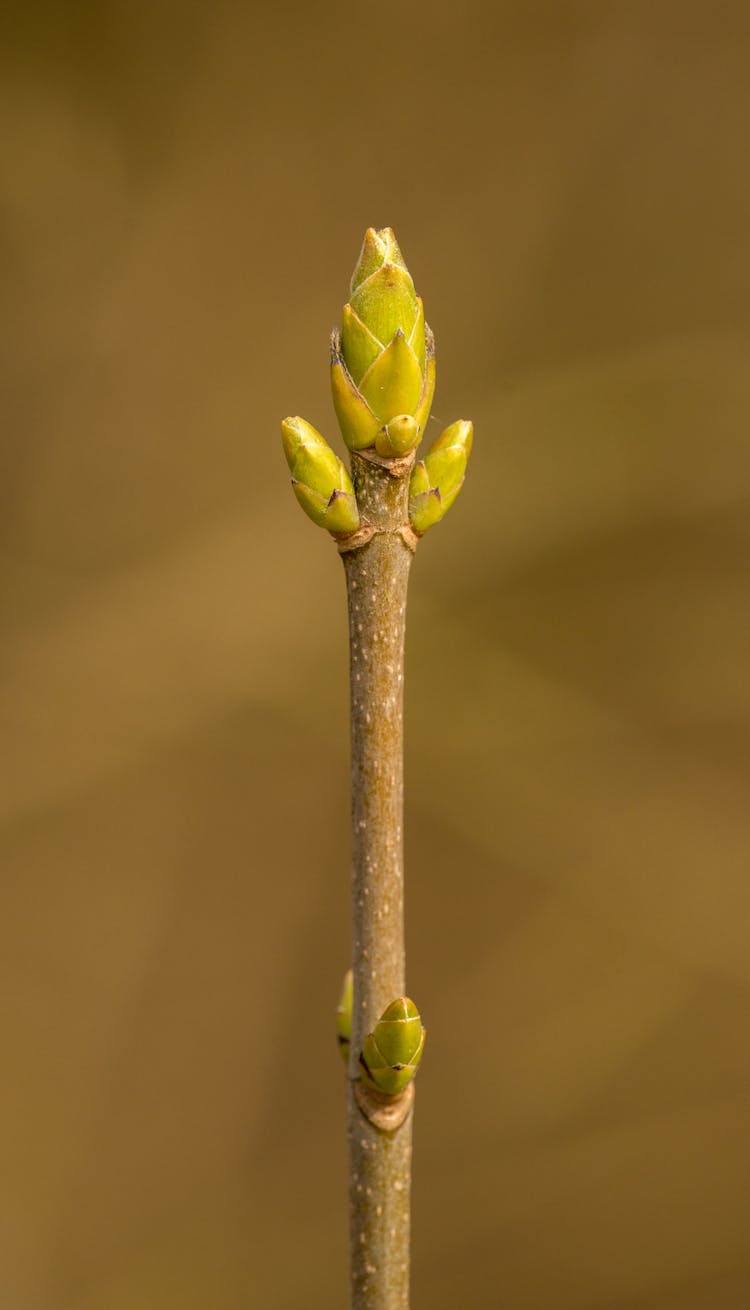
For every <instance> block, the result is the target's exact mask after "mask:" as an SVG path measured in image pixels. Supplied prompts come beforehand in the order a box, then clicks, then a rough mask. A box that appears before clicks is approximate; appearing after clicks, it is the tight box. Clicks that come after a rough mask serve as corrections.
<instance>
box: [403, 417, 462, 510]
mask: <svg viewBox="0 0 750 1310" xmlns="http://www.w3.org/2000/svg"><path fill="white" fill-rule="evenodd" d="M473 439H474V425H473V424H472V423H471V422H469V421H468V420H467V419H458V420H457V421H456V422H455V423H451V425H450V427H447V428H446V429H445V431H444V432H441V433H440V436H439V437H438V438H437V439H436V440H435V441H434V442H433V444H432V446H431V447H430V449H429V451H428V452H427V454H426V455H425V457H424V459H421V460H420V461H419V462H418V463H417V464H415V466H414V470H413V472H412V475H411V480H410V483H409V522H410V523H411V526H412V527H413V529H414V531H415V532H416V533H417V534H418V535H419V536H422V535H423V533H425V532H426V531H427V529H428V528H431V527H432V526H433V524H435V523H439V522H440V520H441V519H442V518H444V517H445V515H446V514H447V513H448V510H449V509H450V507H451V505H452V504H453V502H454V500H455V499H456V496H457V495H458V493H459V491H460V490H461V488H462V486H463V484H464V478H465V476H466V465H467V463H468V460H469V455H470V454H471V446H472V442H473Z"/></svg>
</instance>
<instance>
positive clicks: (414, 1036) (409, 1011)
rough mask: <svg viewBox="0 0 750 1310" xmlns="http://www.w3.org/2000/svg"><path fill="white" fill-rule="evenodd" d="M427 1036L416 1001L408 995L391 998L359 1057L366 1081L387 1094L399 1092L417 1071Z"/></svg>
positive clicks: (392, 1094)
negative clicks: (394, 999)
mask: <svg viewBox="0 0 750 1310" xmlns="http://www.w3.org/2000/svg"><path fill="white" fill-rule="evenodd" d="M426 1035H427V1033H426V1030H425V1029H424V1028H423V1027H422V1020H421V1018H420V1015H419V1011H418V1009H417V1007H416V1005H415V1004H414V1002H413V1001H410V1000H409V997H408V996H400V997H399V999H398V1000H397V1001H392V1002H391V1004H390V1005H389V1006H387V1008H386V1009H385V1010H384V1011H383V1014H382V1015H381V1017H380V1019H379V1020H378V1022H377V1023H376V1024H375V1027H374V1029H373V1031H372V1032H371V1033H370V1034H369V1036H368V1037H367V1038H366V1039H365V1044H364V1048H363V1050H362V1054H361V1055H360V1057H359V1067H360V1071H361V1074H362V1079H363V1081H364V1082H365V1083H367V1084H368V1086H370V1087H374V1088H375V1089H376V1090H377V1091H379V1092H384V1093H385V1094H386V1095H387V1096H396V1095H398V1093H399V1092H402V1091H403V1090H404V1088H405V1087H407V1086H408V1085H409V1083H410V1082H411V1080H412V1078H413V1077H414V1075H415V1073H416V1072H417V1065H418V1064H419V1061H420V1060H421V1058H422V1051H423V1050H424V1043H425V1037H426Z"/></svg>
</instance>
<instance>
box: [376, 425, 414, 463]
mask: <svg viewBox="0 0 750 1310" xmlns="http://www.w3.org/2000/svg"><path fill="white" fill-rule="evenodd" d="M418 444H419V424H418V423H417V420H416V419H415V418H413V417H412V415H411V414H397V415H396V417H395V418H392V419H391V421H390V423H386V425H385V427H383V428H381V429H380V431H379V433H378V435H377V436H376V438H375V449H376V451H377V453H378V454H379V455H383V456H391V457H393V458H396V459H398V458H399V457H400V456H402V455H407V454H408V453H409V451H410V450H413V449H414V447H415V446H417V445H418Z"/></svg>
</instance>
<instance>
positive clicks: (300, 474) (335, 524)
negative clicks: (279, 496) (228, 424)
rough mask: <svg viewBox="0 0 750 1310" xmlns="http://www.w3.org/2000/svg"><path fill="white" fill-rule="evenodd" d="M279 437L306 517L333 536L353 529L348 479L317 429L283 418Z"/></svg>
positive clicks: (354, 515) (354, 511)
mask: <svg viewBox="0 0 750 1310" xmlns="http://www.w3.org/2000/svg"><path fill="white" fill-rule="evenodd" d="M281 440H282V444H283V447H284V454H285V456H286V462H287V464H288V465H289V470H290V472H291V475H292V489H293V491H294V494H295V496H296V497H297V500H298V501H299V503H300V505H301V506H302V508H303V510H304V511H305V513H306V514H307V515H308V517H309V518H311V519H312V521H313V523H317V525H318V527H320V528H326V529H327V530H328V532H332V533H334V534H335V535H337V536H342V535H346V534H348V533H351V532H356V531H357V528H358V527H359V510H358V508H357V501H356V499H355V496H354V487H353V486H352V482H351V478H350V477H349V474H348V473H347V471H346V469H345V467H344V465H343V463H342V461H341V460H340V459H339V457H338V455H337V454H336V453H335V451H333V450H331V447H330V446H329V445H328V442H327V441H326V440H325V438H324V437H322V436H321V435H320V433H319V432H318V430H317V428H314V427H313V425H312V423H308V422H307V420H306V419H304V418H299V417H296V418H285V419H284V421H283V422H282V424H281Z"/></svg>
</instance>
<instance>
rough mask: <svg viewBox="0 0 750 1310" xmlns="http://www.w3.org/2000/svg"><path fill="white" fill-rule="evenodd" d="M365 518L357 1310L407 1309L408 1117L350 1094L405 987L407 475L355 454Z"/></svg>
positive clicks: (356, 958)
mask: <svg viewBox="0 0 750 1310" xmlns="http://www.w3.org/2000/svg"><path fill="white" fill-rule="evenodd" d="M352 478H353V481H354V487H355V491H356V495H357V502H358V504H359V508H360V512H361V515H362V519H363V522H365V523H367V524H369V525H371V526H372V527H374V528H375V529H377V530H376V532H375V534H374V535H373V536H372V538H371V540H370V541H368V542H367V544H366V545H364V546H361V547H359V548H358V549H356V550H351V551H348V552H346V553H344V555H343V560H344V568H345V571H346V583H347V595H348V603H349V647H350V690H351V734H352V736H351V771H352V935H353V958H352V964H353V973H354V1002H353V1011H352V1034H351V1047H350V1066H349V1082H348V1134H349V1200H350V1242H351V1307H352V1310H407V1307H408V1305H409V1229H410V1187H411V1141H412V1115H411V1113H409V1114H408V1116H407V1118H406V1120H405V1121H404V1122H403V1123H402V1124H401V1125H400V1126H399V1127H398V1128H396V1129H395V1131H391V1132H386V1131H383V1130H382V1129H381V1128H377V1127H375V1126H374V1124H373V1123H372V1122H371V1121H370V1120H369V1119H368V1118H367V1116H366V1115H365V1113H363V1111H362V1110H361V1109H360V1107H359V1105H358V1104H357V1102H356V1100H355V1096H354V1080H355V1079H356V1078H357V1077H358V1070H357V1060H358V1057H359V1053H360V1051H361V1050H362V1047H363V1045H364V1041H365V1038H366V1036H367V1034H368V1033H369V1032H370V1031H371V1030H372V1029H373V1028H374V1026H375V1024H376V1023H377V1020H378V1019H379V1017H380V1015H381V1013H382V1012H383V1010H384V1009H385V1007H386V1006H387V1005H388V1004H389V1003H390V1002H391V1001H392V1000H393V999H394V997H397V996H403V995H404V993H405V990H406V988H405V953H404V877H403V683H404V630H405V620H406V591H407V584H408V579H409V568H410V565H411V560H412V554H411V551H410V549H409V548H408V546H407V544H406V543H405V541H404V539H403V537H402V535H401V529H402V528H403V525H404V524H405V523H408V486H409V477H408V472H406V475H405V476H400V477H393V476H392V475H391V473H389V472H388V470H387V469H385V468H382V467H380V466H379V465H378V464H375V463H373V462H372V461H370V460H368V459H366V458H363V457H362V456H360V455H357V454H356V453H354V454H352Z"/></svg>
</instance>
